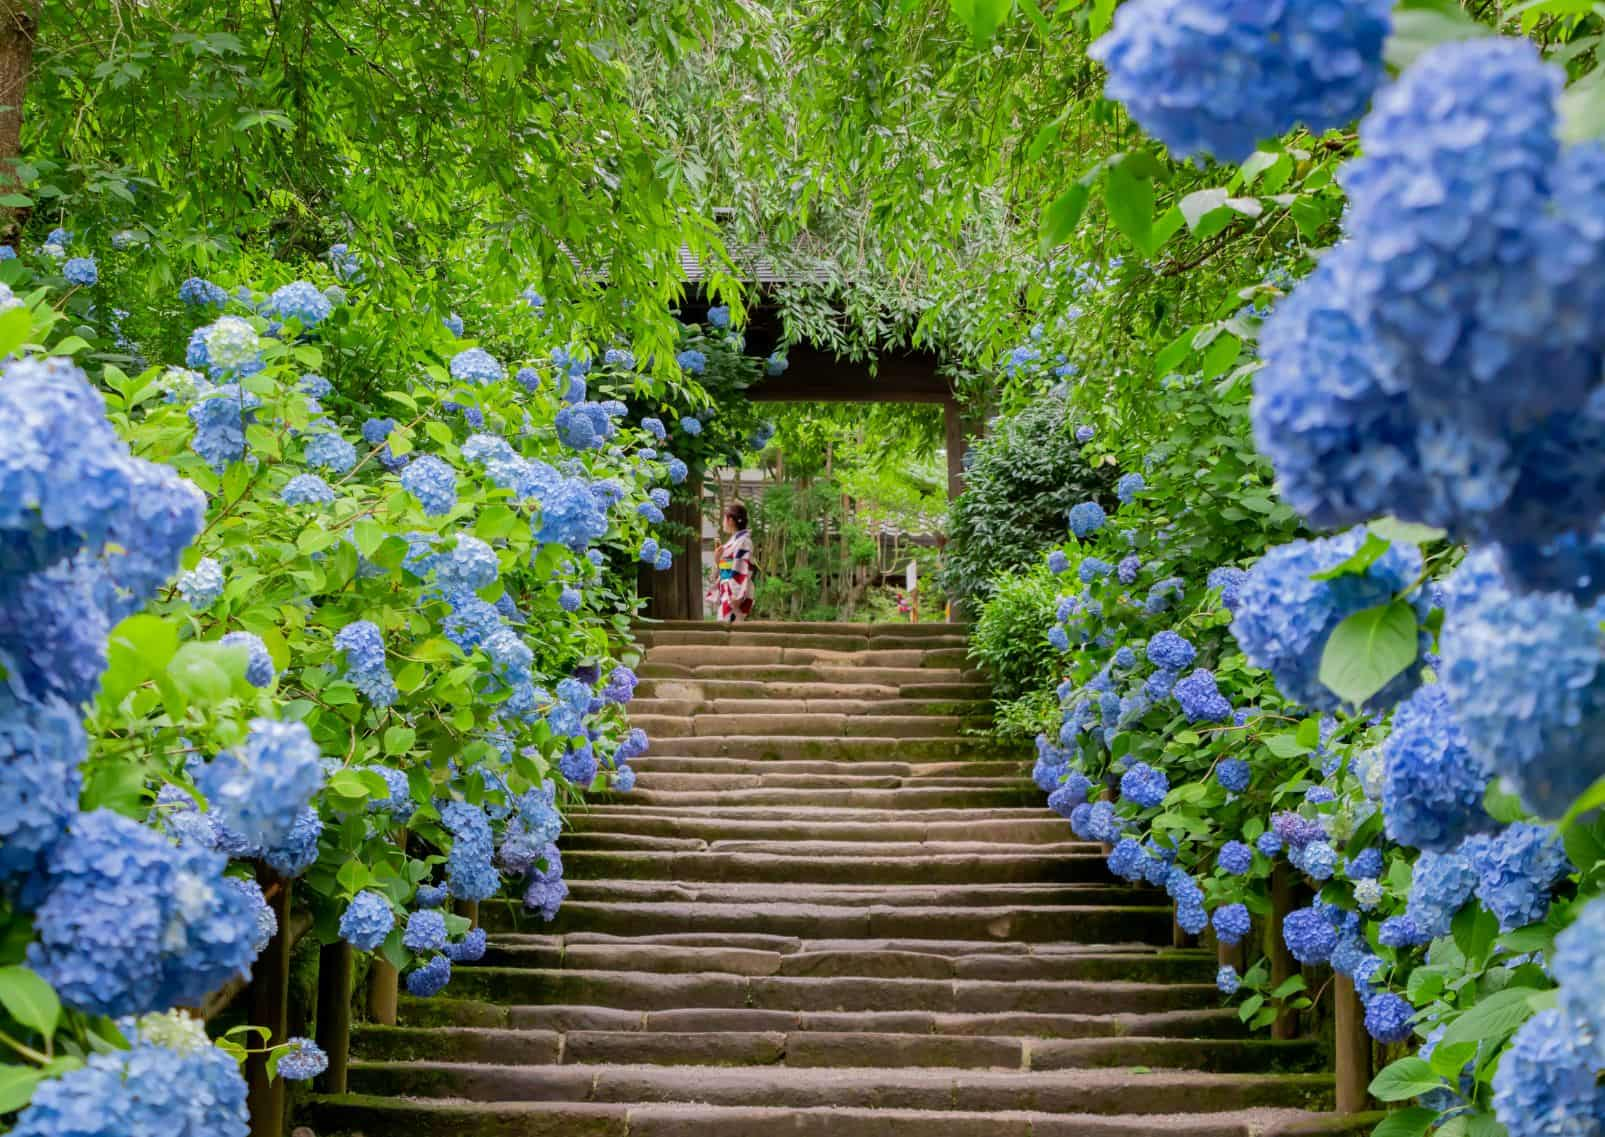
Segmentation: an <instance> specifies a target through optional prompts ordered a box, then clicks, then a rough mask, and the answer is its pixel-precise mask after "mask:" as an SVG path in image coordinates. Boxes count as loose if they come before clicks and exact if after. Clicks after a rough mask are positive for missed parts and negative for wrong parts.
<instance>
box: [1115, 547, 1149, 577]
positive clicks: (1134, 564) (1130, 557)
mask: <svg viewBox="0 0 1605 1137" xmlns="http://www.w3.org/2000/svg"><path fill="white" fill-rule="evenodd" d="M1141 571H1142V558H1140V557H1138V556H1137V554H1136V553H1129V554H1127V555H1126V556H1124V557H1121V558H1120V563H1119V564H1118V565H1116V566H1115V579H1116V580H1118V581H1119V582H1120V583H1121V584H1136V583H1137V574H1138V573H1139V572H1141Z"/></svg>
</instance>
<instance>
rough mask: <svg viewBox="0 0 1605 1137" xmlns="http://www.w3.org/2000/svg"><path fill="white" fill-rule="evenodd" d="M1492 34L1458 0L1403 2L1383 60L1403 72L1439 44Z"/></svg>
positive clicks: (1396, 15)
mask: <svg viewBox="0 0 1605 1137" xmlns="http://www.w3.org/2000/svg"><path fill="white" fill-rule="evenodd" d="M1493 34H1494V29H1493V28H1491V27H1489V26H1488V25H1486V24H1481V23H1478V22H1477V21H1476V20H1475V19H1474V18H1473V17H1472V16H1471V14H1470V13H1469V12H1467V11H1465V10H1464V9H1463V8H1461V7H1460V5H1459V3H1458V2H1457V0H1406V2H1405V3H1403V4H1401V5H1400V6H1399V8H1398V10H1397V11H1395V12H1394V13H1393V34H1392V35H1390V36H1389V37H1388V41H1387V44H1386V45H1385V46H1384V47H1383V49H1382V58H1383V61H1384V62H1386V63H1387V65H1388V66H1389V67H1391V68H1392V69H1393V70H1395V71H1403V70H1404V69H1405V68H1407V67H1409V66H1410V64H1412V63H1414V62H1415V61H1416V59H1417V58H1418V57H1419V56H1421V55H1422V54H1423V53H1425V52H1427V51H1429V50H1431V49H1432V48H1434V47H1437V46H1438V45H1439V44H1443V43H1455V42H1457V41H1459V40H1468V39H1477V38H1478V37H1480V36H1491V35H1493Z"/></svg>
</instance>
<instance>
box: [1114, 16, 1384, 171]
mask: <svg viewBox="0 0 1605 1137" xmlns="http://www.w3.org/2000/svg"><path fill="white" fill-rule="evenodd" d="M1391 8H1392V5H1391V4H1390V3H1388V0H1287V2H1285V3H1277V4H1240V3H1233V2H1231V0H1137V2H1136V3H1132V4H1127V5H1125V6H1123V7H1122V8H1120V9H1119V10H1117V11H1116V12H1115V19H1114V26H1113V29H1112V30H1111V31H1110V32H1109V33H1108V34H1107V35H1105V36H1104V37H1103V38H1101V39H1099V40H1098V41H1097V42H1096V43H1094V44H1093V45H1092V47H1091V48H1090V49H1089V50H1088V54H1089V55H1091V56H1092V58H1094V59H1096V60H1098V61H1100V62H1101V63H1103V65H1104V66H1105V67H1106V68H1107V69H1108V72H1109V77H1108V80H1107V82H1106V84H1105V86H1104V93H1105V94H1106V95H1108V97H1109V98H1111V99H1115V100H1118V101H1120V102H1122V103H1124V104H1126V107H1127V109H1128V110H1130V111H1131V114H1132V116H1133V117H1134V118H1135V119H1136V120H1137V121H1138V122H1139V123H1141V124H1142V126H1143V129H1145V130H1146V131H1148V133H1150V134H1152V135H1153V136H1154V137H1155V138H1158V139H1159V140H1160V141H1162V142H1164V143H1165V145H1166V146H1168V147H1170V149H1171V150H1172V151H1173V152H1174V153H1175V155H1176V156H1177V157H1179V158H1186V157H1191V156H1193V155H1195V154H1213V155H1214V156H1215V157H1217V158H1220V159H1222V160H1224V161H1228V162H1241V161H1242V160H1243V159H1245V158H1247V157H1248V156H1249V155H1250V154H1251V153H1253V151H1254V146H1255V144H1256V143H1257V142H1259V141H1260V140H1261V139H1268V138H1274V137H1276V136H1278V135H1281V134H1285V133H1286V132H1287V131H1288V130H1290V129H1292V128H1293V127H1294V126H1296V125H1298V124H1300V123H1302V124H1304V125H1305V126H1308V127H1309V128H1310V129H1312V130H1316V131H1321V130H1328V129H1331V128H1333V127H1338V126H1344V125H1346V124H1347V123H1350V122H1353V121H1354V120H1355V119H1356V118H1358V117H1359V116H1360V113H1361V112H1362V111H1364V110H1365V107H1366V104H1367V103H1368V102H1369V101H1370V99H1371V95H1372V92H1373V91H1374V90H1375V89H1376V88H1377V86H1378V85H1379V84H1380V83H1381V82H1382V79H1383V69H1382V43H1383V40H1384V39H1386V38H1387V34H1388V27H1389V21H1388V13H1389V11H1390V10H1391Z"/></svg>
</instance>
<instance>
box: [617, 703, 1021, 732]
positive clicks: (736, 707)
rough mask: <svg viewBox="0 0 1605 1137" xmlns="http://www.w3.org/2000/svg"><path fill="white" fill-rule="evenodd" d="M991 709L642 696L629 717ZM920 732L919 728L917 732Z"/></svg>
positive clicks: (970, 713)
mask: <svg viewBox="0 0 1605 1137" xmlns="http://www.w3.org/2000/svg"><path fill="white" fill-rule="evenodd" d="M990 712H991V704H990V703H988V702H987V701H986V700H985V699H955V700H952V701H949V702H946V703H943V702H935V701H932V702H922V701H921V700H919V699H901V698H897V697H895V696H892V697H886V698H875V699H807V698H803V699H765V698H756V697H754V698H750V699H738V698H724V699H703V700H699V699H667V698H657V697H652V698H643V697H641V696H640V695H639V694H638V695H637V696H636V697H635V699H633V700H632V701H631V703H630V719H631V721H632V722H633V721H634V720H635V719H637V718H640V717H643V716H646V715H671V716H677V717H680V718H695V719H702V718H711V717H714V716H717V715H853V716H859V715H862V716H872V715H881V716H884V715H901V716H907V715H920V716H926V715H930V716H951V717H954V718H957V719H958V720H959V721H960V722H970V721H978V720H983V719H984V718H985V716H986V715H988V714H990ZM916 733H918V732H916Z"/></svg>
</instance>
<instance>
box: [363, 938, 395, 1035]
mask: <svg viewBox="0 0 1605 1137" xmlns="http://www.w3.org/2000/svg"><path fill="white" fill-rule="evenodd" d="M400 997H401V972H399V971H397V970H396V968H395V965H394V964H392V963H391V962H390V961H389V960H388V959H386V958H385V957H384V956H382V955H375V956H374V957H373V963H372V964H371V965H370V966H369V968H368V1017H369V1018H370V1019H372V1020H373V1021H374V1022H376V1023H378V1024H379V1025H380V1026H395V1025H396V1004H397V1002H398V1001H399V999H400Z"/></svg>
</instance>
